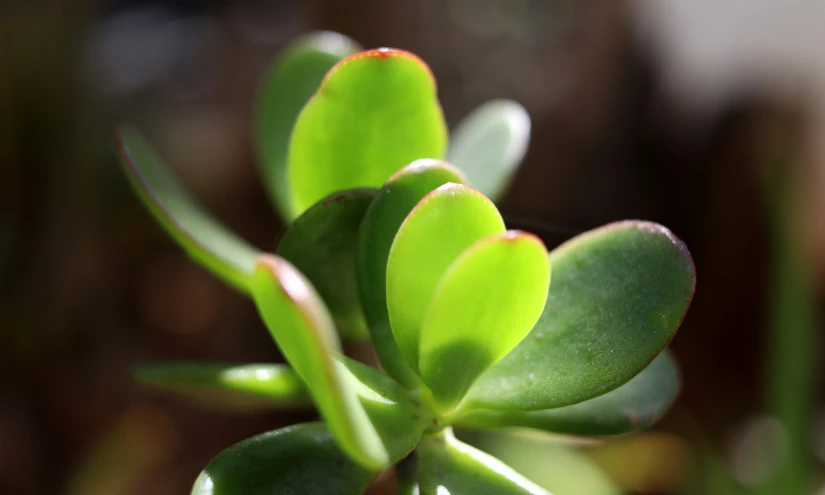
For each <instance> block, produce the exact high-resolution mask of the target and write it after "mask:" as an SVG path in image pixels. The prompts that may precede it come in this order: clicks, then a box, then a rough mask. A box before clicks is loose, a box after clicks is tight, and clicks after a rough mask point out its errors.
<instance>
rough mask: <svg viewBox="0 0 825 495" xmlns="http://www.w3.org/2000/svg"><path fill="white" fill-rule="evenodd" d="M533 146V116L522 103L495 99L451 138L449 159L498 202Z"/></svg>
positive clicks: (468, 119) (462, 125)
mask: <svg viewBox="0 0 825 495" xmlns="http://www.w3.org/2000/svg"><path fill="white" fill-rule="evenodd" d="M529 144H530V116H529V115H528V114H527V110H525V109H524V107H523V106H521V105H520V104H519V103H518V102H515V101H512V100H492V101H488V102H487V103H484V104H483V105H481V106H480V107H478V108H476V109H475V110H473V111H472V113H470V114H469V115H468V116H467V117H465V118H464V120H462V121H461V122H460V123H459V124H458V126H457V127H456V128H455V130H454V131H453V132H452V135H451V136H450V151H449V152H448V153H447V159H448V160H449V161H450V162H451V163H453V164H455V166H456V167H458V168H460V169H461V170H463V171H464V172H465V173H466V174H467V177H469V178H470V184H472V185H473V187H476V188H477V189H478V190H479V191H481V192H482V193H484V195H485V196H487V197H489V198H491V199H493V201H498V200H499V199H501V197H502V196H503V195H504V193H505V192H506V189H507V187H508V186H509V185H510V180H511V178H512V176H513V174H515V173H516V170H518V166H519V165H520V164H521V160H522V159H523V158H524V154H525V153H527V146H528V145H529Z"/></svg>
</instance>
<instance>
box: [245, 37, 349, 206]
mask: <svg viewBox="0 0 825 495" xmlns="http://www.w3.org/2000/svg"><path fill="white" fill-rule="evenodd" d="M358 50H360V47H359V46H358V44H357V43H355V42H354V41H353V40H351V39H350V38H348V37H346V36H344V35H342V34H338V33H333V32H329V31H323V32H317V33H311V34H309V35H307V36H304V37H301V38H300V39H298V40H296V41H295V42H294V43H292V44H291V45H290V46H289V47H287V48H286V50H284V52H283V54H282V55H280V56H279V57H278V58H277V60H276V61H275V63H274V64H273V65H272V68H271V69H270V70H269V73H268V74H267V76H266V78H265V79H264V81H263V84H262V85H261V88H260V90H259V94H258V102H257V112H256V115H255V145H256V148H257V153H258V165H259V168H260V171H261V176H262V179H263V183H264V186H265V187H266V189H267V192H269V195H270V198H271V199H272V201H273V203H274V204H275V206H276V207H277V209H278V211H279V212H280V214H281V216H282V217H283V218H284V220H286V221H290V220H292V219H293V218H295V216H296V214H295V212H294V211H293V210H292V204H291V202H290V199H289V192H290V190H289V181H288V180H287V152H288V150H289V139H290V137H291V136H292V129H293V128H294V127H295V122H296V121H297V120H298V114H299V113H300V112H301V109H302V108H304V105H306V104H307V102H308V101H309V99H310V98H311V97H312V95H313V94H315V92H316V91H318V88H319V87H320V86H321V81H323V79H324V76H326V74H327V72H329V70H330V69H331V68H332V67H333V66H334V65H335V64H337V63H338V62H340V61H341V60H342V59H343V58H345V57H348V56H350V55H352V54H353V53H355V52H357V51H358Z"/></svg>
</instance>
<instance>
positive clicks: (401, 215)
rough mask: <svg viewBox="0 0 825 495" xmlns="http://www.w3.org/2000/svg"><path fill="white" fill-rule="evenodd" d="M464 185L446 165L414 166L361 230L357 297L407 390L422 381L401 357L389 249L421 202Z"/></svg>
mask: <svg viewBox="0 0 825 495" xmlns="http://www.w3.org/2000/svg"><path fill="white" fill-rule="evenodd" d="M465 181H466V179H465V178H464V176H463V175H462V174H461V172H459V171H458V170H457V169H455V168H454V167H452V166H451V165H449V164H448V163H446V162H440V161H437V160H431V159H424V160H418V161H416V162H413V163H412V164H410V165H408V166H406V167H404V168H403V169H401V170H399V171H398V172H397V173H396V174H395V175H393V176H392V177H390V179H389V180H388V181H387V183H386V184H384V186H383V187H382V188H381V189H380V190H379V192H378V196H377V197H376V198H375V201H373V203H372V205H371V206H370V208H369V210H367V214H366V216H365V217H364V221H363V223H362V224H361V234H360V236H359V240H358V251H357V263H356V265H357V271H358V291H359V294H360V295H361V302H362V304H363V306H364V315H365V316H366V319H367V323H368V324H369V330H370V336H371V338H372V343H373V345H374V346H375V352H376V354H377V355H378V358H379V359H380V360H381V364H382V365H383V367H384V369H386V370H387V373H389V375H390V376H392V377H394V378H395V379H396V380H398V381H399V382H400V383H402V384H404V385H406V386H408V387H411V386H413V385H414V384H415V382H416V381H417V377H416V375H415V373H414V372H413V371H412V370H411V368H410V366H409V365H408V364H407V362H406V361H405V359H404V357H403V356H402V355H401V351H400V350H399V348H398V344H397V343H396V342H395V337H394V336H393V334H392V329H391V328H390V317H389V313H388V312H387V259H388V258H389V255H390V247H391V246H392V241H393V239H395V234H396V233H397V232H398V229H399V227H401V223H402V222H403V221H404V219H405V218H406V217H407V215H408V214H409V213H410V211H411V210H412V209H413V207H415V205H416V204H418V202H419V201H421V198H423V197H424V196H426V195H427V194H429V193H430V192H432V191H433V190H434V189H436V188H438V187H440V186H442V185H444V184H446V183H448V182H454V183H464V182H465Z"/></svg>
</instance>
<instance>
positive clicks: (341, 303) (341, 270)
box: [278, 189, 377, 339]
mask: <svg viewBox="0 0 825 495" xmlns="http://www.w3.org/2000/svg"><path fill="white" fill-rule="evenodd" d="M376 193H377V191H376V190H375V189H355V190H350V191H344V192H341V193H337V194H335V195H332V196H328V197H327V198H324V199H323V200H321V201H319V202H318V203H317V204H315V205H314V206H313V207H312V208H310V209H308V210H307V211H305V212H304V213H303V214H302V215H301V216H300V217H298V218H297V219H296V220H295V221H294V222H293V223H292V225H290V226H289V228H288V229H287V231H286V233H285V234H284V236H283V238H281V241H280V243H279V244H278V254H279V255H280V256H282V257H283V258H285V259H287V260H289V262H291V263H292V264H293V265H294V266H295V268H297V269H298V270H300V271H301V272H302V273H303V274H304V275H305V276H306V277H307V278H308V279H309V280H310V281H311V282H312V284H313V285H314V286H315V288H316V290H318V293H319V294H320V295H321V298H322V299H323V300H324V302H325V303H326V305H327V307H328V308H329V311H330V313H331V314H332V318H333V319H334V320H335V326H336V327H337V328H338V332H339V333H340V334H341V336H342V337H344V338H347V339H362V338H364V337H366V336H367V324H366V322H365V320H364V314H363V312H362V310H361V303H360V301H359V298H358V284H357V281H356V276H355V251H356V246H357V244H358V229H359V227H360V226H361V220H362V219H363V218H364V214H365V213H366V211H367V208H368V207H369V206H370V203H372V200H373V198H375V195H376Z"/></svg>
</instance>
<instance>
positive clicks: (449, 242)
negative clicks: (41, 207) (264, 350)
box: [116, 33, 695, 495]
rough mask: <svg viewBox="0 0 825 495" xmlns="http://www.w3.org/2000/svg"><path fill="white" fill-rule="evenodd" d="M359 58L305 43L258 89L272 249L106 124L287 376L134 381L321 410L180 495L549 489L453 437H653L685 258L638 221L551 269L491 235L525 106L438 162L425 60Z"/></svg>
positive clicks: (152, 206)
mask: <svg viewBox="0 0 825 495" xmlns="http://www.w3.org/2000/svg"><path fill="white" fill-rule="evenodd" d="M358 50H359V48H358V47H357V45H356V44H355V43H354V42H353V41H351V40H349V39H347V38H345V37H343V36H341V35H338V34H335V33H316V34H313V35H310V36H307V37H305V38H302V39H300V40H298V41H297V42H295V43H294V44H293V45H291V46H290V47H289V48H288V49H287V50H286V52H285V53H284V54H283V55H282V56H280V57H279V58H278V59H277V60H276V61H275V63H274V64H273V68H272V70H271V71H270V73H269V74H268V76H267V77H266V79H265V81H264V84H263V85H262V89H261V93H260V108H259V111H258V113H257V114H256V115H255V129H256V146H257V150H258V157H259V161H260V169H261V175H262V178H263V182H264V186H265V187H266V189H267V191H268V192H269V194H270V197H271V198H272V200H273V203H274V205H275V207H276V209H277V210H278V211H279V213H280V214H281V216H282V217H283V219H284V221H285V222H287V223H288V228H287V230H286V232H285V234H284V235H283V237H282V238H281V239H280V241H279V243H278V245H277V249H275V252H274V253H266V252H264V251H263V250H260V249H258V248H256V247H254V246H251V245H250V244H249V243H247V242H246V241H244V240H243V239H241V238H240V237H238V236H237V235H235V234H234V233H233V232H231V231H230V230H229V229H228V228H227V227H225V226H224V225H222V224H220V223H219V222H217V221H216V220H215V219H214V218H212V217H211V216H210V215H209V214H208V213H207V212H206V211H205V210H204V209H203V208H202V207H201V206H200V205H199V203H198V202H197V200H196V199H195V198H194V197H193V196H192V195H191V194H189V193H188V192H187V191H186V190H185V188H184V187H183V186H182V185H181V184H179V183H178V181H177V180H176V179H175V177H174V176H173V175H172V174H171V173H170V172H169V171H168V170H167V168H166V167H165V166H164V164H163V162H162V159H161V158H160V156H159V154H158V153H157V152H156V151H155V150H154V149H153V148H152V146H151V145H150V144H149V143H148V142H147V141H146V140H145V139H144V138H143V137H142V136H141V134H140V133H139V132H137V131H136V130H135V129H134V128H132V127H129V126H123V127H121V128H119V129H118V131H117V133H116V139H117V143H118V147H119V150H120V152H121V156H122V158H123V163H124V166H125V170H126V173H127V176H128V177H129V178H130V180H131V183H132V185H133V186H134V188H135V190H136V191H137V193H138V196H139V197H140V198H141V199H142V201H143V202H144V204H145V205H146V206H147V208H148V210H149V211H150V212H151V213H152V214H153V215H154V216H155V217H156V219H157V220H158V221H159V223H160V224H161V225H162V226H163V227H164V228H165V229H166V230H167V231H168V232H169V233H170V235H171V236H172V237H173V238H174V239H175V240H176V241H177V242H178V243H179V244H180V245H181V247H182V248H183V249H184V250H185V251H186V252H187V253H188V254H189V255H190V256H191V257H192V258H193V259H194V260H195V261H196V262H198V263H200V264H201V265H203V266H204V267H205V268H206V269H207V270H209V271H211V272H212V273H214V274H215V275H216V276H218V277H219V278H221V279H222V280H224V281H225V282H226V283H227V284H229V285H231V286H232V287H234V288H236V289H237V290H239V291H240V292H242V293H245V294H248V295H249V296H250V297H251V299H252V300H253V301H254V304H255V305H256V306H257V308H258V311H259V313H260V315H261V318H262V320H263V322H264V323H265V325H266V327H267V328H268V329H269V332H270V333H271V335H272V337H273V339H274V340H275V342H276V344H277V346H278V348H279V349H280V351H281V353H282V354H283V356H284V358H285V359H286V362H287V364H246V365H225V364H217V363H149V364H144V365H140V366H138V367H137V368H136V370H135V376H136V378H137V380H138V381H140V382H142V383H144V384H147V385H149V386H152V387H155V388H159V389H162V390H164V391H167V392H170V393H172V394H175V395H176V396H178V397H181V398H183V399H185V400H187V401H189V402H191V403H195V404H198V405H201V406H204V407H210V408H212V409H218V410H221V411H228V412H250V411H251V412H255V411H265V410H271V409H278V408H285V407H291V408H295V407H311V406H314V407H315V408H316V409H317V411H318V413H319V415H320V418H321V420H322V421H320V422H316V423H308V424H299V425H295V426H290V427H286V428H282V429H279V430H275V431H271V432H267V433H263V434H261V435H258V436H255V437H252V438H249V439H247V440H244V441H242V442H240V443H238V444H236V445H234V446H232V447H229V448H228V449H227V450H225V451H224V452H222V453H221V454H219V455H218V456H217V457H216V458H215V459H214V460H212V462H210V463H209V465H208V466H206V468H205V469H204V471H203V472H202V473H201V475H200V476H199V477H198V479H197V480H196V482H195V485H194V488H193V491H192V493H193V494H197V495H207V494H216V495H217V494H222V495H228V494H236V493H237V494H245V495H255V494H264V493H267V494H268V493H319V494H321V493H322V494H360V493H363V491H364V490H365V489H366V488H367V487H368V486H369V485H370V483H371V482H372V481H373V480H374V479H375V478H376V476H377V475H378V474H379V473H382V472H384V471H386V470H388V469H389V468H391V467H392V466H394V465H398V464H399V463H401V468H399V469H397V470H396V471H397V473H398V476H399V478H402V480H401V481H402V483H401V484H400V486H402V487H406V488H402V490H410V491H408V492H406V493H415V491H414V490H417V493H420V494H434V495H435V494H437V495H444V494H452V495H458V494H474V495H475V494H486V493H490V494H507V493H512V494H527V493H530V494H539V493H548V492H547V491H546V490H545V489H543V488H541V487H539V486H538V485H536V484H534V483H533V482H531V481H530V480H528V479H526V478H525V477H523V476H521V475H520V474H518V473H517V472H516V471H515V470H513V469H512V468H510V467H508V466H506V465H505V464H504V463H502V462H501V461H499V460H497V459H496V458H494V457H492V456H490V455H488V454H485V453H484V452H481V451H479V450H477V449H475V448H474V447H471V446H470V445H467V444H465V443H463V442H461V441H460V440H458V439H456V437H455V436H454V435H453V428H454V427H458V428H502V427H518V428H531V429H535V430H541V431H549V432H555V433H561V434H565V435H581V436H611V435H619V434H624V433H628V432H631V431H634V430H637V429H640V428H644V427H646V426H649V425H650V424H652V423H653V422H654V421H655V420H657V419H658V418H660V417H661V416H662V415H663V414H664V412H665V411H666V410H667V408H668V406H669V405H670V404H671V403H672V401H673V400H674V399H675V397H676V395H677V394H678V390H679V378H678V370H677V367H676V365H675V363H674V360H673V359H672V357H671V356H670V355H669V353H668V352H667V351H665V350H664V349H665V347H666V346H667V344H668V343H669V342H670V340H671V338H672V337H673V335H674V334H675V332H676V330H677V329H678V327H679V325H680V323H681V320H682V318H683V316H684V314H685V312H686V311H687V308H688V306H689V304H690V301H691V298H692V296H693V291H694V285H695V282H694V281H695V270H694V267H693V262H692V260H691V257H690V254H689V253H688V251H687V249H686V248H685V246H684V244H683V243H682V242H681V241H679V240H678V239H676V237H674V236H673V234H672V233H671V232H670V231H668V230H667V229H666V228H664V227H662V226H660V225H657V224H653V223H649V222H642V221H625V222H619V223H614V224H610V225H607V226H604V227H601V228H598V229H596V230H593V231H590V232H587V233H585V234H582V235H579V236H577V237H575V238H573V239H571V240H570V241H568V242H566V243H564V244H562V245H561V246H559V247H557V248H555V249H553V250H552V251H550V252H549V253H548V252H547V250H546V248H545V246H544V244H543V243H542V241H541V240H540V239H539V238H537V237H536V236H534V235H532V234H529V233H526V232H521V231H514V230H507V228H506V226H505V222H504V220H503V219H502V217H501V215H500V213H499V211H498V209H497V208H496V206H495V204H494V201H495V200H498V199H499V198H500V197H501V195H502V194H503V193H504V191H505V190H506V187H507V184H508V183H509V182H510V180H511V178H512V176H513V174H514V173H515V172H516V170H517V168H518V165H519V163H520V162H521V160H522V158H523V156H524V153H525V152H526V149H527V143H528V141H529V133H530V120H529V117H528V116H527V113H526V112H525V111H524V109H523V108H522V107H521V106H520V105H518V104H517V103H515V102H512V101H506V100H500V101H494V102H489V103H487V104H484V105H482V106H481V107H480V108H479V109H478V110H476V111H474V112H472V113H471V114H470V115H469V116H468V117H467V118H466V119H465V120H464V121H463V122H461V123H460V124H459V125H458V126H457V128H456V129H454V130H453V132H452V142H451V144H450V145H449V147H448V136H447V135H448V131H447V127H446V124H445V122H444V117H443V114H442V111H441V107H440V104H439V102H438V99H437V94H436V86H435V80H434V78H433V75H432V73H431V72H430V70H429V68H428V67H427V66H426V65H425V64H424V62H422V61H421V60H420V59H419V58H418V57H416V56H414V55H412V54H410V53H408V52H404V51H401V50H393V49H377V50H369V51H363V52H359V51H358ZM445 159H446V161H445ZM473 186H475V187H473ZM551 267H552V285H551ZM342 339H344V340H356V341H358V340H365V339H370V340H371V342H372V345H373V348H374V350H375V355H376V357H377V360H378V363H379V365H380V370H379V369H377V368H374V367H371V366H368V365H366V364H363V363H361V362H357V361H354V360H352V359H350V358H348V357H346V356H345V355H344V354H343V353H342V344H341V342H342ZM663 351H664V352H663ZM382 370H383V371H382ZM514 441H516V440H514ZM410 466H412V468H410Z"/></svg>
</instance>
